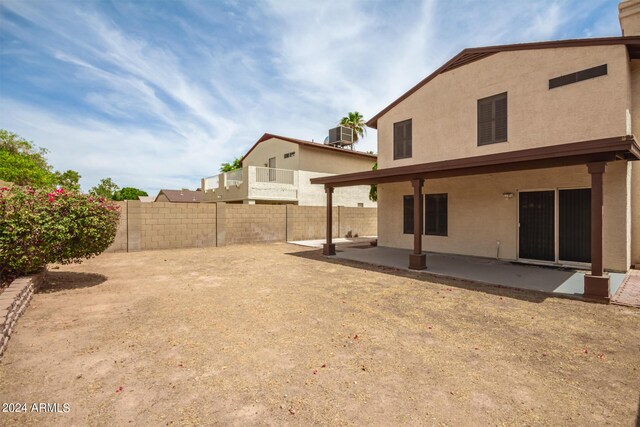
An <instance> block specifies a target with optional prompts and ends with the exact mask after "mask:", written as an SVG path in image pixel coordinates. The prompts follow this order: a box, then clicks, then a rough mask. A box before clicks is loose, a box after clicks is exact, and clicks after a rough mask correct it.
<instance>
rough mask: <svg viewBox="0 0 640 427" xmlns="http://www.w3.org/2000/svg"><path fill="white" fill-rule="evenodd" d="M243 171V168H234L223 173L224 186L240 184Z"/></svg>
mask: <svg viewBox="0 0 640 427" xmlns="http://www.w3.org/2000/svg"><path fill="white" fill-rule="evenodd" d="M243 171H244V168H242V169H236V170H234V171H231V172H227V173H225V174H223V175H224V186H225V187H228V186H230V185H240V184H242V177H243Z"/></svg>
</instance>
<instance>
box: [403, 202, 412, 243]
mask: <svg viewBox="0 0 640 427" xmlns="http://www.w3.org/2000/svg"><path fill="white" fill-rule="evenodd" d="M402 211H403V218H404V223H403V231H404V234H413V196H404V199H403V209H402Z"/></svg>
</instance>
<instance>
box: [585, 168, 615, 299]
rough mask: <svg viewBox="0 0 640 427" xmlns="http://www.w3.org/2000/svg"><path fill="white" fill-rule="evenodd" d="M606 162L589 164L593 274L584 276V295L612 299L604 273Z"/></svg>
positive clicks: (606, 275) (606, 276)
mask: <svg viewBox="0 0 640 427" xmlns="http://www.w3.org/2000/svg"><path fill="white" fill-rule="evenodd" d="M606 166H607V163H606V162H597V163H588V164H587V168H588V170H589V174H590V175H591V274H585V276H584V295H585V296H586V297H591V298H605V299H608V298H609V297H610V283H609V275H608V274H606V273H605V272H604V260H603V252H602V240H603V235H604V233H603V226H602V223H603V221H602V218H603V210H604V197H603V193H604V192H603V182H602V181H603V175H604V172H605V170H606Z"/></svg>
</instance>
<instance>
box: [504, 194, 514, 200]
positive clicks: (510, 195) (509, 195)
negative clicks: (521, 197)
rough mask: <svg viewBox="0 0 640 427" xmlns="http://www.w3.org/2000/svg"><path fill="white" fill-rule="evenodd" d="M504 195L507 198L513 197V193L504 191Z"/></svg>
mask: <svg viewBox="0 0 640 427" xmlns="http://www.w3.org/2000/svg"><path fill="white" fill-rule="evenodd" d="M502 197H504V198H505V200H509V199H510V198H512V197H513V193H502Z"/></svg>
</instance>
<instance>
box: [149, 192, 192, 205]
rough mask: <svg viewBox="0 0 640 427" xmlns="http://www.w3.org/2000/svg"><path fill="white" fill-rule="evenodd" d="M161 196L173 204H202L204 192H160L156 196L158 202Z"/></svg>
mask: <svg viewBox="0 0 640 427" xmlns="http://www.w3.org/2000/svg"><path fill="white" fill-rule="evenodd" d="M161 194H164V195H165V196H166V197H167V199H169V201H170V202H172V203H200V201H202V191H192V190H160V192H159V193H158V195H157V196H156V201H158V197H160V195H161Z"/></svg>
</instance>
